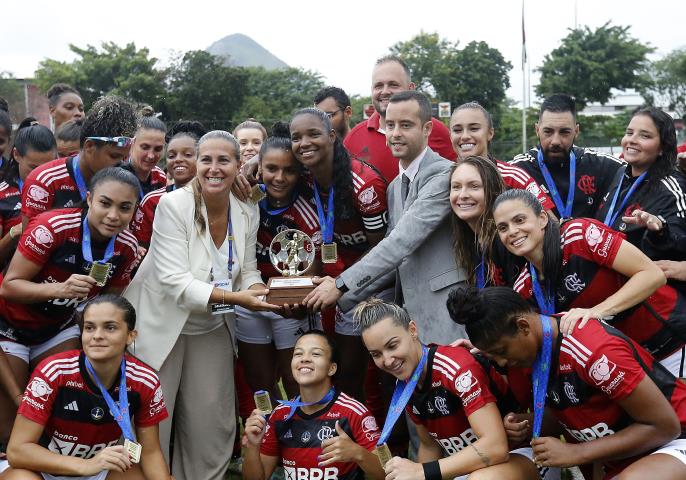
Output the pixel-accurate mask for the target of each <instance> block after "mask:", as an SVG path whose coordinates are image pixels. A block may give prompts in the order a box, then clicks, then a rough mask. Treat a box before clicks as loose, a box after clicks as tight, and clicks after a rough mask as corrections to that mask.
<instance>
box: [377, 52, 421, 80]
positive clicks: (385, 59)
mask: <svg viewBox="0 0 686 480" xmlns="http://www.w3.org/2000/svg"><path fill="white" fill-rule="evenodd" d="M388 62H395V63H397V64H398V65H400V66H401V67H403V71H404V72H405V75H407V81H408V82H410V81H411V79H412V74H411V73H410V67H408V66H407V63H405V61H404V60H403V59H402V58H400V57H398V56H397V55H384V56H383V57H381V58H378V59H377V60H376V63H375V64H374V65H375V66H377V67H378V66H379V65H383V64H384V63H388Z"/></svg>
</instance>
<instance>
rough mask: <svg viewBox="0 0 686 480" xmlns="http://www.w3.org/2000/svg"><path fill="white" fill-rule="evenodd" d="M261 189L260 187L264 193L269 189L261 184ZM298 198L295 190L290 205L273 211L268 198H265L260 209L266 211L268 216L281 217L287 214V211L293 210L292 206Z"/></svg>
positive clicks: (261, 201)
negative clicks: (284, 213)
mask: <svg viewBox="0 0 686 480" xmlns="http://www.w3.org/2000/svg"><path fill="white" fill-rule="evenodd" d="M259 187H260V190H262V191H263V192H264V193H267V187H266V186H265V185H264V184H262V183H260V184H259ZM296 198H298V192H297V191H296V190H295V189H294V190H293V193H292V194H291V199H290V201H289V202H288V205H286V206H285V207H281V208H275V209H273V210H270V209H269V202H268V201H267V199H266V198H263V199H262V200H260V208H261V209H262V210H264V211H265V212H266V213H267V214H268V215H271V216H274V215H281V214H282V213H283V212H285V211H286V210H288V209H289V208H291V205H293V202H294V201H295V199H296Z"/></svg>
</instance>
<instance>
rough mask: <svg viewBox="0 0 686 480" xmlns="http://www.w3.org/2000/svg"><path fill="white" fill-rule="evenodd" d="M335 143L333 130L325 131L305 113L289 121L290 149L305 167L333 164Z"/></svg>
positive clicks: (317, 121)
mask: <svg viewBox="0 0 686 480" xmlns="http://www.w3.org/2000/svg"><path fill="white" fill-rule="evenodd" d="M335 141H336V132H334V130H333V129H331V130H329V131H327V130H326V126H325V125H324V123H323V122H322V121H321V120H320V119H319V118H317V117H316V116H315V115H311V114H308V113H305V114H301V115H298V116H297V117H295V118H294V119H293V120H292V121H291V143H292V147H291V148H292V149H293V154H294V155H295V158H296V159H297V160H298V161H299V162H300V163H301V164H303V165H304V166H306V167H312V166H315V165H319V164H321V163H322V162H327V161H331V162H333V146H334V142H335Z"/></svg>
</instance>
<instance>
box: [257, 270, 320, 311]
mask: <svg viewBox="0 0 686 480" xmlns="http://www.w3.org/2000/svg"><path fill="white" fill-rule="evenodd" d="M267 288H268V289H269V293H268V294H267V303H271V304H274V305H283V304H284V303H287V304H288V305H295V304H296V303H302V301H303V300H304V299H305V297H306V296H307V295H308V294H309V293H310V292H311V291H312V290H314V288H315V285H314V283H312V277H272V278H270V279H269V282H267Z"/></svg>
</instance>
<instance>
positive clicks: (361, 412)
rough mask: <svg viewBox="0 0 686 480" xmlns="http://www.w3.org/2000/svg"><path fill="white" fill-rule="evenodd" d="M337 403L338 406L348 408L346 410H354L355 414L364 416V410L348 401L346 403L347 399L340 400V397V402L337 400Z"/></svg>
mask: <svg viewBox="0 0 686 480" xmlns="http://www.w3.org/2000/svg"><path fill="white" fill-rule="evenodd" d="M336 403H337V404H338V405H341V406H343V407H346V408H348V409H350V410H352V411H353V412H355V413H357V414H358V415H364V410H363V409H362V408H360V406H359V405H355V404H353V403H351V402H347V401H346V400H345V399H343V398H340V397H339V398H338V400H336Z"/></svg>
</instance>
